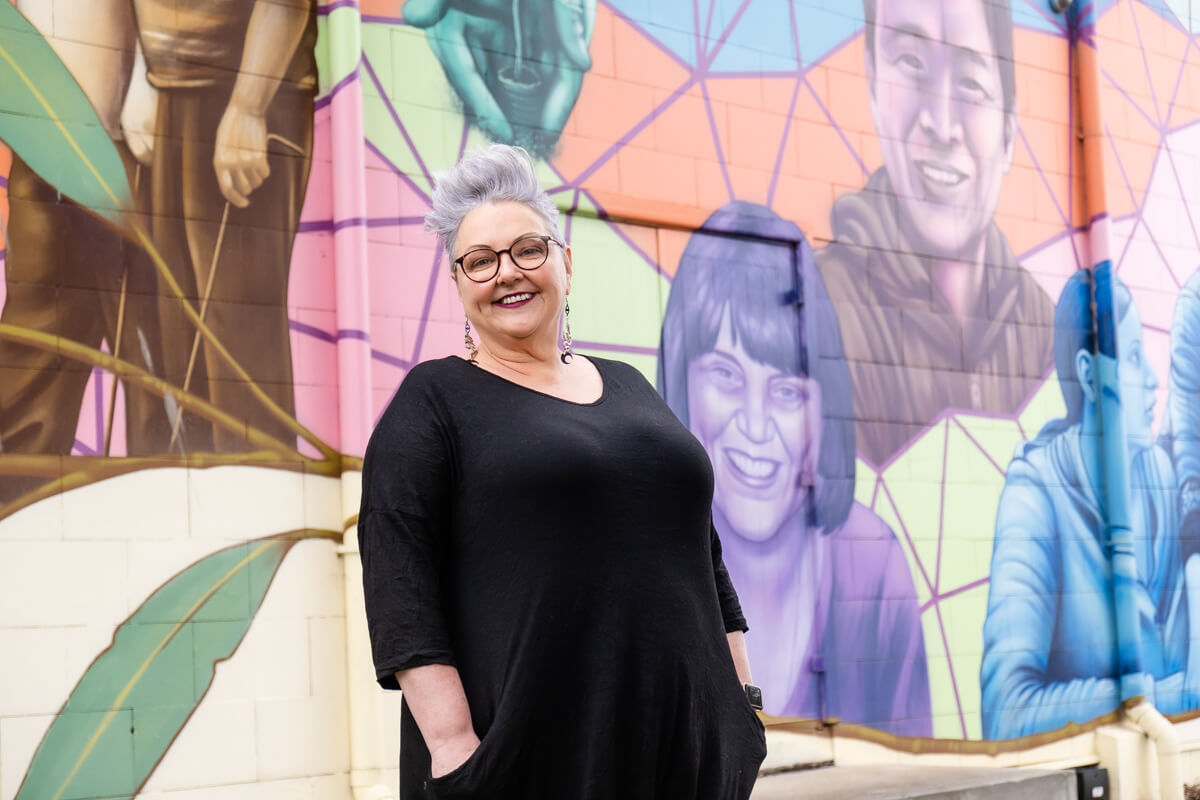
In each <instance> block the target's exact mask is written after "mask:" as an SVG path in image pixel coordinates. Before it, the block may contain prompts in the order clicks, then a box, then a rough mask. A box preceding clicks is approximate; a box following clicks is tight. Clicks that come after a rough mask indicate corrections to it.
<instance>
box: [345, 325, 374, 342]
mask: <svg viewBox="0 0 1200 800" xmlns="http://www.w3.org/2000/svg"><path fill="white" fill-rule="evenodd" d="M337 339H338V341H339V342H340V341H341V340H342V339H355V340H357V341H360V342H369V341H371V336H370V334H368V333H367V332H366V331H363V330H359V329H358V328H338V330H337Z"/></svg>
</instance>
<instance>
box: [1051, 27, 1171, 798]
mask: <svg viewBox="0 0 1200 800" xmlns="http://www.w3.org/2000/svg"><path fill="white" fill-rule="evenodd" d="M1085 13H1088V14H1089V19H1088V20H1087V21H1082V20H1080V18H1079V17H1080V14H1079V9H1078V4H1075V6H1074V7H1072V9H1071V10H1070V11H1069V12H1068V17H1069V28H1070V32H1071V52H1072V54H1073V56H1074V59H1075V71H1076V87H1077V91H1078V93H1079V98H1078V99H1079V106H1078V107H1079V126H1080V127H1079V137H1080V141H1081V143H1082V148H1083V181H1082V183H1083V189H1084V203H1085V208H1086V209H1087V214H1088V234H1087V237H1088V245H1089V248H1088V249H1089V251H1090V254H1091V261H1092V265H1093V266H1092V289H1093V292H1094V300H1095V317H1094V323H1095V327H1096V343H1097V349H1098V353H1097V358H1096V366H1097V369H1096V370H1095V371H1094V373H1093V381H1094V383H1093V389H1094V391H1095V392H1096V397H1097V398H1099V402H1098V403H1097V406H1098V408H1099V416H1100V430H1101V432H1102V435H1101V438H1100V463H1101V474H1102V475H1103V483H1104V485H1103V498H1104V508H1105V514H1104V517H1105V525H1106V530H1105V535H1106V540H1107V542H1108V543H1109V547H1110V549H1111V552H1112V557H1111V558H1112V562H1111V564H1112V581H1113V588H1112V591H1113V608H1114V612H1115V614H1116V626H1117V649H1118V653H1117V663H1118V674H1119V675H1120V691H1121V702H1122V703H1123V704H1124V705H1125V714H1126V718H1127V719H1128V720H1130V721H1131V722H1133V723H1134V724H1135V725H1137V726H1138V727H1140V728H1141V729H1142V731H1144V732H1145V734H1146V735H1147V736H1149V737H1150V738H1151V739H1152V740H1153V741H1154V744H1155V749H1156V750H1157V752H1158V777H1159V797H1161V798H1162V799H1163V800H1183V778H1182V770H1181V764H1180V761H1181V757H1180V748H1179V737H1178V735H1177V734H1176V732H1175V728H1174V726H1173V725H1172V724H1171V723H1170V722H1169V721H1168V720H1167V719H1166V717H1164V716H1163V715H1162V714H1161V713H1160V712H1159V710H1158V709H1157V708H1155V707H1154V703H1153V697H1152V696H1151V695H1150V694H1149V693H1148V687H1147V681H1146V675H1145V672H1144V670H1143V667H1142V653H1141V642H1140V639H1139V636H1138V633H1139V620H1138V611H1137V606H1136V602H1135V594H1134V589H1135V587H1136V586H1137V580H1138V578H1137V559H1136V556H1135V554H1134V548H1133V530H1132V528H1131V523H1130V519H1129V474H1128V455H1127V452H1126V447H1125V427H1124V424H1123V423H1122V420H1121V400H1120V397H1119V396H1111V395H1109V394H1107V393H1105V392H1104V391H1103V388H1102V387H1104V386H1120V381H1119V380H1118V378H1117V364H1118V360H1117V359H1118V355H1119V354H1118V352H1117V323H1118V319H1117V317H1116V303H1115V296H1114V292H1113V290H1114V282H1113V275H1112V260H1111V249H1110V247H1109V228H1110V225H1111V220H1110V219H1109V216H1108V199H1107V196H1106V188H1105V187H1106V184H1105V170H1104V125H1103V114H1102V109H1101V100H1100V63H1099V62H1100V55H1099V53H1098V52H1097V48H1098V46H1099V39H1098V37H1097V36H1096V28H1095V25H1094V23H1093V22H1091V21H1090V12H1085ZM1081 35H1082V36H1083V37H1084V38H1086V39H1087V40H1089V41H1087V42H1081V41H1080V38H1081Z"/></svg>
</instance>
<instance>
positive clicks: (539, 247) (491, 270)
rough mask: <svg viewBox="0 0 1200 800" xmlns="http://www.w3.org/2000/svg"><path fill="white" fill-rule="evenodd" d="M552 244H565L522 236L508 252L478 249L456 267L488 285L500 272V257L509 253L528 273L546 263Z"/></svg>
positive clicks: (458, 261)
mask: <svg viewBox="0 0 1200 800" xmlns="http://www.w3.org/2000/svg"><path fill="white" fill-rule="evenodd" d="M551 242H554V243H555V244H556V245H558V246H559V247H562V246H563V243H562V242H560V241H558V240H557V239H555V238H554V237H553V236H522V237H521V238H520V239H517V240H516V241H515V242H513V243H512V244H511V245H509V246H508V249H507V250H493V249H492V248H490V247H477V248H475V249H474V250H471V251H469V252H467V253H464V254H463V255H462V256H461V257H460V258H458V259H457V260H456V261H455V262H454V266H455V267H461V268H462V271H463V274H464V275H466V276H467V277H468V278H470V279H471V280H473V281H475V283H487V282H488V281H490V280H491V279H492V278H494V277H496V273H497V272H499V271H500V256H502V255H504V254H505V253H508V257H509V258H511V259H512V262H513V263H514V264H516V265H517V266H518V267H520V268H521V269H523V270H525V271H526V272H528V271H530V270H535V269H537V268H538V267H540V266H541V265H542V264H545V263H546V259H547V257H549V255H550V243H551Z"/></svg>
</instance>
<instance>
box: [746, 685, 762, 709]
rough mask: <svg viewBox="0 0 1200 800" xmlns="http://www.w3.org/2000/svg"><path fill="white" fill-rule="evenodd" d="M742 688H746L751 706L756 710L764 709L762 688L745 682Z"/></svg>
mask: <svg viewBox="0 0 1200 800" xmlns="http://www.w3.org/2000/svg"><path fill="white" fill-rule="evenodd" d="M742 688H743V689H745V690H746V701H747V702H748V703H750V707H751V708H753V709H754V710H755V711H762V689H760V688H758V687H757V686H755V685H754V684H753V683H743V684H742Z"/></svg>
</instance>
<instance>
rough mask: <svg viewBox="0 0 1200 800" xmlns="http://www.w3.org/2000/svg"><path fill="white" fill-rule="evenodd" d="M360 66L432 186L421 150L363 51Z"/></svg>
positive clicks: (430, 176) (431, 179)
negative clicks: (373, 85)
mask: <svg viewBox="0 0 1200 800" xmlns="http://www.w3.org/2000/svg"><path fill="white" fill-rule="evenodd" d="M362 66H363V69H364V70H365V71H366V73H367V77H369V78H370V79H371V83H373V84H375V89H376V90H377V91H378V92H379V99H380V100H381V101H383V107H384V108H386V109H387V112H388V115H389V116H390V117H391V118H392V122H394V123H396V130H398V131H400V135H401V136H403V137H404V142H405V144H407V145H408V149H409V151H410V152H411V153H412V156H413V158H414V159H416V161H417V166H418V167H420V168H421V174H422V175H424V176H425V181H426V182H427V183H428V184H429V185H430V186H432V185H433V176H432V175H431V174H430V173H429V167H427V166H425V160H424V159H422V158H421V151H420V150H419V149H417V145H416V143H415V142H413V140H412V137H411V136H409V135H408V129H407V128H405V127H404V123H403V122H401V121H400V115H399V114H398V113H396V107H395V106H394V105H392V100H391V98H390V97H388V95H387V92H386V91H384V88H383V83H382V82H381V81H380V80H379V76H378V75H376V74H375V68H374V67H372V66H371V59H369V58H367V54H366V53H363V56H362Z"/></svg>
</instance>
